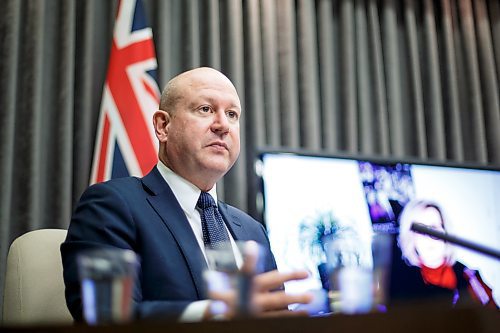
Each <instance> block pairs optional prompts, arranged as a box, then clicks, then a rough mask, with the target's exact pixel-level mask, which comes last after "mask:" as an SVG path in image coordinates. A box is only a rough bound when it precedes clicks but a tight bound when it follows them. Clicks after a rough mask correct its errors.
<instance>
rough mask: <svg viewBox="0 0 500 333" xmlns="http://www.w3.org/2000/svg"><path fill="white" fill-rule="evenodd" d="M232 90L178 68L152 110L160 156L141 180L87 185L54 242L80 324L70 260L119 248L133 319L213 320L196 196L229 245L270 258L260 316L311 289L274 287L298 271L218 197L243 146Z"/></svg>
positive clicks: (211, 76)
mask: <svg viewBox="0 0 500 333" xmlns="http://www.w3.org/2000/svg"><path fill="white" fill-rule="evenodd" d="M241 115H242V109H241V103H240V99H239V97H238V93H237V92H236V89H235V87H234V85H233V84H232V83H231V81H230V80H229V79H228V78H227V77H226V76H225V75H223V74H222V73H221V72H219V71H217V70H215V69H212V68H206V67H204V68H196V69H193V70H190V71H187V72H184V73H182V74H180V75H178V76H176V77H175V78H173V79H172V80H170V82H169V83H168V84H167V85H166V87H165V89H164V90H163V92H162V96H161V101H160V107H159V110H158V111H157V112H156V113H155V114H154V116H153V124H154V129H155V133H156V137H157V138H158V141H159V152H158V157H159V162H158V164H157V165H156V166H155V167H154V168H153V170H151V172H150V173H148V174H147V175H146V176H145V177H143V178H136V177H127V178H121V179H114V180H111V181H108V182H105V183H100V184H96V185H93V186H90V187H89V188H88V189H87V190H86V191H85V193H84V194H83V195H82V197H81V199H80V202H79V203H78V205H77V207H76V209H75V212H74V214H73V216H72V219H71V223H70V227H69V230H68V236H67V239H66V241H65V242H64V243H63V244H62V245H61V254H62V260H63V267H64V281H65V284H66V302H67V305H68V308H69V310H70V312H71V314H72V315H73V317H74V319H75V320H76V321H82V320H83V318H82V301H81V296H80V284H79V280H78V271H77V264H76V262H77V261H76V257H77V255H78V254H79V253H81V252H82V251H83V250H88V249H98V248H109V247H112V248H121V249H130V250H133V251H134V252H136V253H137V254H138V255H139V256H140V258H141V266H140V271H139V277H138V281H137V283H136V285H135V289H134V292H133V300H134V312H135V315H136V317H137V318H172V317H173V318H177V319H180V320H185V321H193V320H203V319H210V316H211V313H210V311H209V310H208V309H209V304H210V300H205V299H204V298H205V297H206V295H205V292H204V281H203V277H202V274H203V271H204V270H206V269H207V261H206V254H205V246H204V240H203V232H202V222H201V215H200V209H199V208H197V207H196V206H197V202H198V199H199V198H200V194H201V193H208V194H209V195H210V196H211V197H212V198H213V199H214V200H215V202H216V203H217V210H218V212H219V213H220V215H221V216H222V218H223V221H224V228H225V229H226V230H227V234H228V236H229V239H230V242H231V244H233V246H234V242H235V241H237V240H238V241H240V240H241V241H244V240H254V241H256V242H258V243H260V244H261V245H262V246H263V248H264V249H265V251H266V252H267V255H266V256H265V258H266V260H265V263H264V270H265V271H266V272H267V273H264V274H262V275H260V276H258V277H257V278H256V279H255V283H256V284H258V287H257V288H255V289H256V293H258V295H256V297H255V298H254V299H255V300H256V302H258V303H259V304H257V306H256V308H258V309H260V311H261V312H262V314H264V313H265V314H266V315H273V314H275V315H281V314H284V313H286V312H287V307H288V305H289V304H292V303H307V302H309V301H310V296H309V295H287V294H285V293H284V292H283V291H271V290H275V289H276V288H277V287H279V286H281V285H282V284H283V283H284V282H286V281H289V280H292V279H300V278H304V277H306V273H305V272H294V273H288V274H281V273H278V272H277V271H276V263H275V261H274V257H273V255H272V253H271V250H270V247H269V241H268V239H267V236H266V233H265V230H264V228H263V226H262V224H261V223H259V222H257V221H256V220H254V219H253V218H252V217H250V216H249V215H247V214H245V213H244V212H242V211H240V210H238V209H236V208H235V207H232V206H230V205H227V204H225V203H223V202H221V201H218V200H217V193H216V182H217V181H218V180H219V179H221V178H222V177H223V176H224V175H225V174H226V172H228V171H229V169H230V168H231V167H232V166H233V164H234V163H235V161H236V159H237V158H238V155H239V152H240V128H239V126H240V118H241Z"/></svg>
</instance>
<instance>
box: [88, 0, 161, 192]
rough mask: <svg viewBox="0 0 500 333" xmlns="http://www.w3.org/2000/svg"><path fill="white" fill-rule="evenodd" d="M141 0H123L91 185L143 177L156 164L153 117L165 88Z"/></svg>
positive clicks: (102, 109)
mask: <svg viewBox="0 0 500 333" xmlns="http://www.w3.org/2000/svg"><path fill="white" fill-rule="evenodd" d="M156 69H157V62H156V56H155V50H154V44H153V33H152V30H151V28H150V27H149V26H148V25H147V23H146V16H145V15H144V8H143V6H142V2H141V0H137V1H136V0H121V1H120V2H119V4H118V13H117V16H116V22H115V27H114V32H113V43H112V46H111V55H110V61H109V67H108V72H107V76H106V82H105V84H104V91H103V96H102V102H101V110H100V114H99V122H98V127H97V135H96V142H95V148H94V158H93V162H92V173H91V179H90V184H94V183H98V182H102V181H105V180H108V179H111V178H118V177H125V176H128V175H134V176H143V175H144V174H146V173H147V172H149V170H151V168H152V167H153V166H154V165H155V164H156V163H157V147H158V143H157V141H156V138H155V136H154V130H153V124H152V117H153V113H154V112H155V111H156V109H157V108H158V103H159V98H160V90H159V88H158V83H157V81H156Z"/></svg>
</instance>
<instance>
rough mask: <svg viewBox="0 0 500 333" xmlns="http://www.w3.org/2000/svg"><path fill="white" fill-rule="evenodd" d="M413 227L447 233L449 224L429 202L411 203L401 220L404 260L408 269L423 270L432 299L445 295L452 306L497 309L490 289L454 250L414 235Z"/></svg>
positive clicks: (400, 239) (439, 241)
mask: <svg viewBox="0 0 500 333" xmlns="http://www.w3.org/2000/svg"><path fill="white" fill-rule="evenodd" d="M413 223H421V224H424V225H426V226H427V227H430V228H433V229H435V230H438V231H441V232H444V231H445V230H446V228H447V227H448V226H449V225H448V224H449V221H448V220H447V219H446V218H445V215H444V214H443V211H442V209H441V208H440V206H439V205H437V204H436V203H434V202H431V201H426V200H413V201H410V202H409V203H408V204H407V205H406V206H405V207H404V209H403V211H402V213H401V215H400V218H399V236H398V245H399V247H400V249H401V253H402V258H403V260H404V261H405V262H406V263H407V264H408V265H410V266H414V267H418V268H419V269H420V275H421V279H422V281H423V282H424V284H425V286H427V291H428V292H429V293H430V294H433V296H438V295H440V294H442V293H443V292H444V293H447V294H449V295H450V297H451V303H452V305H456V304H471V303H472V302H474V303H480V304H482V305H484V306H493V307H496V304H495V303H494V300H493V297H492V291H491V289H490V288H489V287H488V286H487V285H486V284H485V283H484V282H483V281H482V279H481V277H480V276H479V273H478V272H477V271H475V270H472V269H469V268H467V267H465V266H464V265H463V264H462V263H460V262H458V261H456V259H455V257H454V251H453V246H452V245H451V244H449V243H447V242H445V241H443V240H440V239H437V238H434V237H431V236H427V235H423V234H419V233H416V232H414V231H412V230H411V225H412V224H413ZM401 282H402V283H405V281H401ZM406 282H407V281H406ZM409 287H410V288H411V287H412V286H409ZM422 296H423V295H422Z"/></svg>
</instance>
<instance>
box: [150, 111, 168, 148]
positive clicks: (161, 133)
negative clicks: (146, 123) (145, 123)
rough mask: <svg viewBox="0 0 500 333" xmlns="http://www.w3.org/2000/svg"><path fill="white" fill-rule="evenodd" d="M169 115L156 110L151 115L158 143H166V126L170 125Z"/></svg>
mask: <svg viewBox="0 0 500 333" xmlns="http://www.w3.org/2000/svg"><path fill="white" fill-rule="evenodd" d="M170 119H171V118H170V114H169V113H168V112H167V111H163V110H158V111H156V112H155V113H154V115H153V126H154V129H155V134H156V137H157V138H158V141H160V142H165V141H167V135H168V125H169V124H170Z"/></svg>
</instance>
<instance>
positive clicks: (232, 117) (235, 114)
mask: <svg viewBox="0 0 500 333" xmlns="http://www.w3.org/2000/svg"><path fill="white" fill-rule="evenodd" d="M227 116H228V117H229V118H231V119H238V113H237V112H235V111H229V112H228V113H227Z"/></svg>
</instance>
